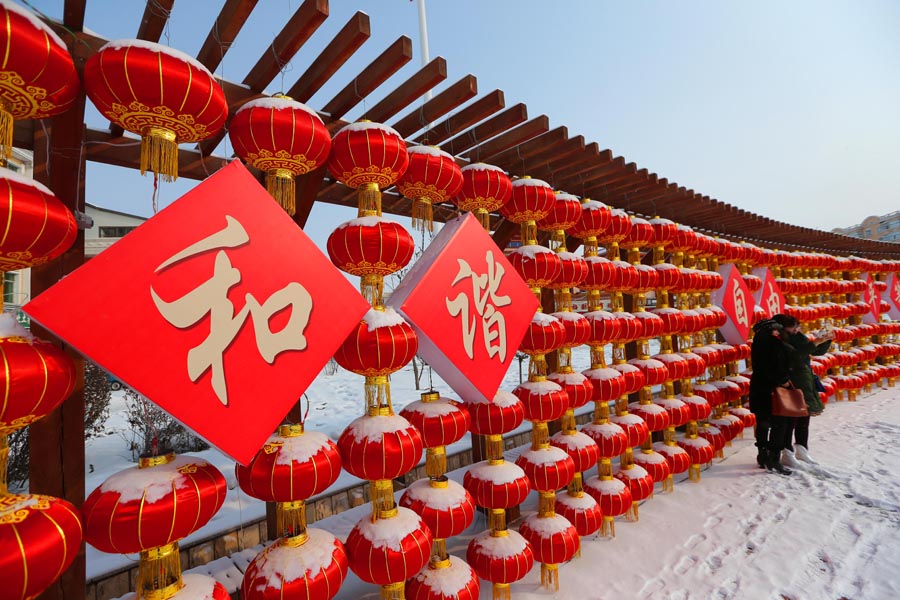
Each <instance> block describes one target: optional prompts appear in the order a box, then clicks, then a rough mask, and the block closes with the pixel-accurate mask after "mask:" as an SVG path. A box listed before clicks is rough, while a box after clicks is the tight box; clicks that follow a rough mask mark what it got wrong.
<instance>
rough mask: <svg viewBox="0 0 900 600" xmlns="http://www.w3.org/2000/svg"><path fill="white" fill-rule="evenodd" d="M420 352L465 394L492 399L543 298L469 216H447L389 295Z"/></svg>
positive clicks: (474, 219) (463, 395) (455, 389)
mask: <svg viewBox="0 0 900 600" xmlns="http://www.w3.org/2000/svg"><path fill="white" fill-rule="evenodd" d="M390 305H391V306H392V307H393V308H394V309H396V310H397V311H398V312H399V313H401V314H402V315H403V316H404V317H405V318H406V320H407V321H409V322H410V323H411V324H412V326H413V327H414V328H415V329H416V334H417V335H418V338H419V354H420V355H421V356H422V357H423V358H424V359H425V360H427V361H428V364H430V365H431V367H432V368H433V369H434V370H435V371H436V372H437V373H438V375H440V376H441V377H442V378H443V379H444V381H446V382H447V384H448V385H450V387H452V388H453V390H454V391H455V392H456V393H457V394H459V395H460V397H461V398H463V399H464V400H471V399H476V398H486V399H488V400H492V399H493V397H494V394H495V393H496V392H497V388H498V387H499V386H500V382H501V381H502V380H503V376H504V375H505V374H506V371H507V370H508V369H509V365H510V363H511V362H512V360H513V358H514V356H515V354H516V350H517V349H518V347H519V343H520V342H521V341H522V338H523V337H524V336H525V332H526V331H527V329H528V326H529V324H530V323H531V319H532V317H533V316H534V313H535V311H536V310H537V308H538V301H537V299H536V298H535V297H534V294H532V293H531V290H530V289H529V288H528V286H527V285H526V284H525V282H524V281H523V280H522V278H521V277H519V275H518V274H517V273H516V272H515V270H514V269H513V267H512V265H510V264H509V261H508V260H507V259H506V257H505V256H504V255H503V252H501V251H500V249H499V248H498V247H497V245H496V244H495V243H494V241H493V240H492V239H491V237H490V236H489V235H488V234H487V233H486V232H485V231H484V228H483V227H482V226H481V224H480V223H479V222H478V219H476V218H475V217H473V216H472V215H471V214H466V215H464V216H461V217H458V218H456V219H454V220H452V221H450V222H448V223H447V224H446V225H445V226H444V227H443V228H442V229H441V231H440V233H439V234H438V235H437V236H436V237H435V238H434V240H433V241H432V242H431V245H429V246H428V249H427V250H426V251H425V254H424V255H423V256H422V258H420V259H419V260H418V262H416V264H415V266H414V267H413V268H412V269H411V270H410V272H409V273H408V274H407V275H406V276H405V277H404V278H403V282H402V283H401V284H400V286H398V288H397V289H396V290H395V291H394V293H393V294H391V299H390Z"/></svg>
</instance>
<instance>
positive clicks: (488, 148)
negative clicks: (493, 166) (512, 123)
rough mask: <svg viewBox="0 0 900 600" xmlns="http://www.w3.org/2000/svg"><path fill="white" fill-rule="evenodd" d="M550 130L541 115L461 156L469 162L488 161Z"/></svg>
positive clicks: (547, 121) (545, 119) (545, 117)
mask: <svg viewBox="0 0 900 600" xmlns="http://www.w3.org/2000/svg"><path fill="white" fill-rule="evenodd" d="M549 130H550V119H549V118H548V117H547V115H541V116H539V117H535V118H534V119H531V120H530V121H528V122H527V123H523V124H522V125H520V126H518V127H516V128H515V129H510V130H508V131H506V133H502V134H500V135H498V136H497V137H495V138H493V139H492V140H490V141H488V142H485V143H484V144H481V145H480V146H476V147H475V148H473V149H472V150H470V151H468V152H466V153H465V154H463V157H464V158H466V159H468V160H470V161H476V162H478V161H481V160H489V159H490V158H491V157H492V156H494V155H496V154H497V153H498V152H502V151H504V150H506V149H508V148H512V147H513V146H516V145H518V144H521V143H523V142H526V141H528V140H530V139H532V138H534V137H535V136H539V135H541V134H542V133H546V132H547V131H549Z"/></svg>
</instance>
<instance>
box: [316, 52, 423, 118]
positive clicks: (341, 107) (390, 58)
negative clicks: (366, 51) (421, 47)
mask: <svg viewBox="0 0 900 600" xmlns="http://www.w3.org/2000/svg"><path fill="white" fill-rule="evenodd" d="M412 54H413V51H412V40H411V39H409V38H408V37H406V36H405V35H404V36H400V37H399V38H397V41H395V42H394V43H393V44H391V45H390V46H388V48H387V50H385V51H384V52H382V53H381V54H380V55H379V56H378V58H376V59H375V60H373V61H372V63H371V64H369V66H368V67H366V68H365V69H363V70H362V71H361V72H360V73H359V75H357V76H356V77H354V78H353V80H352V81H351V82H350V83H348V84H347V85H346V86H345V87H344V89H342V90H341V91H340V92H338V94H337V95H336V96H335V97H334V98H332V99H331V100H329V101H328V103H327V104H326V105H325V106H324V107H323V108H322V112H324V113H326V114H327V115H328V117H329V118H330V119H331V120H332V121H334V120H337V119H340V118H342V117H343V116H344V115H346V114H347V112H348V111H349V110H350V109H351V108H353V107H354V106H356V105H357V104H359V102H360V101H362V100H363V99H364V98H365V97H366V96H368V95H369V94H370V93H372V92H373V91H375V88H377V87H378V86H380V85H381V84H382V83H384V82H385V81H387V80H388V79H389V78H390V77H391V75H393V74H394V73H396V72H397V71H399V70H400V68H401V67H402V66H403V65H405V64H406V63H408V62H409V61H410V60H412Z"/></svg>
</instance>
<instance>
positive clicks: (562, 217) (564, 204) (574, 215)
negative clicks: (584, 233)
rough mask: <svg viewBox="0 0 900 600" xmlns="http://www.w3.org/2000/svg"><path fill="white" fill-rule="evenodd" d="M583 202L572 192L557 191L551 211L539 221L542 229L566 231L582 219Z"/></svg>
mask: <svg viewBox="0 0 900 600" xmlns="http://www.w3.org/2000/svg"><path fill="white" fill-rule="evenodd" d="M581 213H582V210H581V202H579V200H578V198H577V197H575V196H573V195H572V194H567V193H565V192H557V193H556V201H555V202H554V203H553V205H552V207H551V209H550V212H548V213H547V216H545V217H544V218H543V219H540V220H539V221H538V222H537V228H538V229H540V230H541V231H565V230H567V229H569V228H571V227H572V226H573V225H575V223H577V222H578V221H579V220H580V219H581Z"/></svg>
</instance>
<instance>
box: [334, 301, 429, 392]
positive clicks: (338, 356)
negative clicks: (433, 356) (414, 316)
mask: <svg viewBox="0 0 900 600" xmlns="http://www.w3.org/2000/svg"><path fill="white" fill-rule="evenodd" d="M418 349H419V343H418V341H417V339H416V333H415V331H413V328H412V327H410V326H409V324H408V323H407V322H406V321H404V320H403V318H402V317H400V315H398V314H397V313H396V312H395V311H394V310H393V309H391V308H386V309H384V310H381V311H379V310H375V309H371V310H369V312H367V313H366V315H365V317H363V320H362V321H360V323H359V327H357V329H356V331H355V332H353V333H351V334H350V336H349V337H348V338H347V339H346V340H345V341H344V343H343V344H341V346H340V347H339V348H338V351H337V352H336V353H335V355H334V359H335V360H336V361H337V363H338V364H339V365H341V366H342V367H344V368H345V369H347V370H348V371H352V372H353V373H356V374H357V375H364V376H366V377H384V376H386V375H389V374H391V373H393V372H394V371H397V370H399V369H400V368H402V367H403V366H404V365H405V364H407V363H408V362H409V361H411V360H412V359H413V357H414V356H415V355H416V352H417V351H418Z"/></svg>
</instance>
